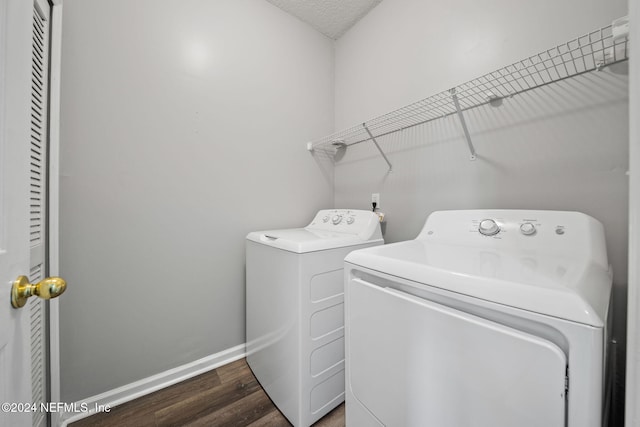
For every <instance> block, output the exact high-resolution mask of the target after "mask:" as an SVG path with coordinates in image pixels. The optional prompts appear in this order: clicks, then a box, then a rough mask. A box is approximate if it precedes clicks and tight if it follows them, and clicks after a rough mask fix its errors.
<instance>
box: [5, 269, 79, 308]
mask: <svg viewBox="0 0 640 427" xmlns="http://www.w3.org/2000/svg"><path fill="white" fill-rule="evenodd" d="M65 289H67V282H65V281H64V279H61V278H60V277H47V278H46V279H44V280H41V281H40V282H39V283H36V284H34V285H32V284H30V283H29V278H28V277H27V276H20V277H18V278H17V279H16V280H15V282H13V286H12V287H11V306H12V307H13V308H20V307H23V306H24V305H25V304H26V303H27V299H28V298H29V297H31V296H34V295H36V296H39V297H40V298H42V299H51V298H55V297H57V296H60V294H62V293H63V292H64V291H65Z"/></svg>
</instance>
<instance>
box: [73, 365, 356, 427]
mask: <svg viewBox="0 0 640 427" xmlns="http://www.w3.org/2000/svg"><path fill="white" fill-rule="evenodd" d="M290 425H291V424H290V423H289V422H288V421H287V419H286V418H285V417H284V415H282V414H281V413H280V411H278V409H277V408H276V407H275V405H274V404H273V403H272V402H271V400H269V397H268V396H267V394H266V393H265V392H264V390H263V389H262V387H260V384H259V383H258V381H257V380H256V377H255V376H254V375H253V373H252V372H251V369H249V366H248V365H247V362H246V360H245V359H241V360H238V361H236V362H233V363H230V364H228V365H224V366H221V367H219V368H218V369H214V370H212V371H209V372H207V373H204V374H202V375H199V376H197V377H194V378H191V379H189V380H186V381H183V382H181V383H178V384H175V385H173V386H171V387H167V388H165V389H162V390H158V391H156V392H154V393H151V394H148V395H146V396H143V397H140V398H139V399H136V400H133V401H131V402H127V403H123V404H122V405H120V406H116V407H115V408H111V410H110V412H108V413H106V412H102V413H98V414H95V415H92V416H90V417H87V418H84V419H82V420H79V421H76V422H75V423H72V424H70V426H71V427H84V426H96V427H111V426H114V427H115V426H117V427H145V426H207V427H209V426H216V427H217V426H251V427H267V426H268V427H271V426H274V427H285V426H290ZM344 425H345V421H344V403H343V404H342V405H340V406H338V407H337V408H336V409H334V410H333V411H332V412H330V413H329V414H327V415H326V416H325V417H324V418H322V419H321V420H320V421H318V422H317V423H316V424H314V427H344Z"/></svg>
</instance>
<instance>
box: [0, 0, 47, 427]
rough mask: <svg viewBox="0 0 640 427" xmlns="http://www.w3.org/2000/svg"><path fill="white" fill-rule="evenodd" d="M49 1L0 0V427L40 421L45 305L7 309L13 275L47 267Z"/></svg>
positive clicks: (36, 275)
mask: <svg viewBox="0 0 640 427" xmlns="http://www.w3.org/2000/svg"><path fill="white" fill-rule="evenodd" d="M49 15H50V6H49V4H48V3H47V2H46V1H42V0H36V2H35V3H31V2H29V1H21V0H0V279H1V280H0V286H1V287H4V290H2V289H0V404H2V405H3V406H2V410H1V411H0V427H1V426H44V425H46V422H47V413H46V411H43V410H42V409H43V408H41V407H40V403H44V402H46V400H47V344H46V342H47V340H46V335H45V334H46V323H45V318H46V310H45V304H44V302H43V301H42V300H40V299H39V298H30V299H29V300H28V302H27V304H26V305H25V306H24V307H23V308H19V309H16V308H12V306H11V286H12V284H13V282H14V281H15V280H16V279H17V278H18V276H26V277H27V278H28V279H29V280H30V281H31V283H37V282H38V281H40V280H42V279H44V274H45V272H46V265H45V259H46V253H45V245H46V229H45V225H46V219H45V213H46V198H45V197H46V150H47V147H46V142H47V134H48V131H47V121H48V114H47V105H48V88H47V83H48V69H49V65H48V50H49V49H48V43H49Z"/></svg>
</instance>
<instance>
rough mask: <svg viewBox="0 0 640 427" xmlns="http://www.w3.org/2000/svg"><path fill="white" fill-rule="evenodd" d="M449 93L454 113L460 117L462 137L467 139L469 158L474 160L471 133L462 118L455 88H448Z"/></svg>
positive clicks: (474, 154) (474, 150)
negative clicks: (454, 109) (454, 107)
mask: <svg viewBox="0 0 640 427" xmlns="http://www.w3.org/2000/svg"><path fill="white" fill-rule="evenodd" d="M449 93H450V94H451V99H453V105H455V106H456V113H458V118H459V119H460V124H461V125H462V130H463V131H464V137H465V138H466V139H467V145H468V146H469V151H470V152H471V158H470V160H475V159H476V158H477V157H476V149H475V148H474V147H473V142H471V135H469V129H468V128H467V122H466V121H465V120H464V114H462V109H461V108H460V102H458V95H457V94H456V88H453V89H450V90H449Z"/></svg>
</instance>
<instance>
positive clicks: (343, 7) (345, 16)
mask: <svg viewBox="0 0 640 427" xmlns="http://www.w3.org/2000/svg"><path fill="white" fill-rule="evenodd" d="M267 1H268V2H269V3H272V4H274V5H276V6H278V7H279V8H280V9H282V10H284V11H285V12H288V13H290V14H292V15H293V16H296V17H297V18H299V19H301V20H302V21H304V22H306V23H308V24H310V25H311V26H312V27H314V28H315V29H316V30H318V31H320V32H321V33H322V34H324V35H326V36H327V37H330V38H332V39H337V38H339V37H340V36H341V35H343V34H344V33H345V32H346V31H347V30H348V29H349V28H351V27H352V26H353V24H355V23H356V22H358V20H359V19H360V18H362V17H363V16H364V15H366V14H367V13H368V12H369V11H370V10H371V9H373V8H374V7H375V6H376V5H377V4H378V3H380V2H381V1H382V0H267Z"/></svg>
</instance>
